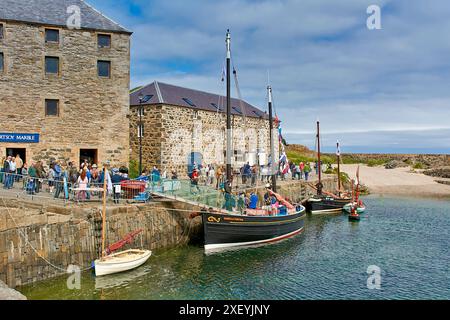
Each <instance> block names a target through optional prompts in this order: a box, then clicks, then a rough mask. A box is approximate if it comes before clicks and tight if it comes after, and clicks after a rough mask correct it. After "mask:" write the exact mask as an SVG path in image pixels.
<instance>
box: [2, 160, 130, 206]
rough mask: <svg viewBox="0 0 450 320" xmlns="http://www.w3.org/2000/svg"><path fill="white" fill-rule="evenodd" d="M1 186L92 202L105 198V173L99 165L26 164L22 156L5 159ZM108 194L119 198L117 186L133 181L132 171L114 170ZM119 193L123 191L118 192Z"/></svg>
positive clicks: (111, 173)
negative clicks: (72, 196) (130, 174)
mask: <svg viewBox="0 0 450 320" xmlns="http://www.w3.org/2000/svg"><path fill="white" fill-rule="evenodd" d="M2 163H3V166H2V168H1V170H0V183H3V188H4V189H12V188H13V187H14V183H21V184H20V185H19V186H16V187H19V188H21V189H23V190H24V191H25V192H26V193H27V194H29V195H36V194H39V193H41V192H47V193H49V194H50V195H51V196H52V197H54V198H66V199H68V198H69V192H70V193H72V192H73V194H74V196H75V200H78V201H85V200H90V199H91V197H92V196H96V195H98V196H101V195H102V190H101V189H102V188H103V184H104V172H103V170H102V169H101V168H99V167H98V165H97V164H95V163H89V161H87V160H85V161H83V162H82V163H81V164H80V166H77V165H76V164H75V162H73V161H69V162H65V161H59V160H52V161H50V164H49V165H46V164H45V163H44V162H43V161H32V162H31V163H30V165H28V163H26V162H23V160H22V159H21V158H20V156H19V155H17V156H15V157H13V156H8V157H4V158H3V159H2ZM106 178H107V180H106V181H107V186H108V193H111V194H114V199H115V200H116V199H118V198H119V195H118V194H119V193H120V191H119V192H116V188H115V186H116V185H118V184H120V182H122V181H123V180H129V176H128V168H126V167H121V168H111V169H110V170H108V174H107V177H106ZM118 190H119V189H118Z"/></svg>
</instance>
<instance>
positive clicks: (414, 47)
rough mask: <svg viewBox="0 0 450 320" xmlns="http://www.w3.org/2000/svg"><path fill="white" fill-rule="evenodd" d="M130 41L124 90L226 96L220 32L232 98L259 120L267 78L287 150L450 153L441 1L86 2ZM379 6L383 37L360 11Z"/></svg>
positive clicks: (449, 57)
mask: <svg viewBox="0 0 450 320" xmlns="http://www.w3.org/2000/svg"><path fill="white" fill-rule="evenodd" d="M88 2H89V3H90V4H92V5H93V6H94V7H96V8H97V9H99V10H100V11H101V12H102V13H104V14H105V15H107V16H109V17H110V18H112V19H113V20H115V21H116V22H118V23H120V24H121V25H123V26H125V27H126V28H128V29H130V30H131V31H133V32H134V34H133V36H132V53H131V59H132V63H131V64H132V67H131V87H136V86H138V85H143V84H147V83H150V82H152V81H154V80H158V81H161V82H167V83H172V84H176V85H182V86H186V87H190V88H195V89H199V90H205V91H210V92H216V93H221V94H223V93H224V89H225V88H224V85H223V83H221V82H220V74H221V69H222V65H223V62H224V58H225V51H224V50H225V42H224V41H225V32H226V29H227V28H230V29H231V33H232V51H233V61H234V65H235V66H236V68H237V71H238V74H239V82H240V87H241V92H242V96H243V98H244V99H245V100H247V101H248V102H249V103H251V104H253V105H255V106H258V107H259V108H261V109H263V108H265V105H266V89H265V88H266V86H267V72H268V71H269V72H270V81H271V85H272V87H273V92H274V102H275V107H276V111H277V113H278V116H279V117H280V118H281V120H283V130H284V132H285V136H286V138H287V140H288V142H289V143H300V144H305V145H308V146H310V147H314V130H315V121H316V119H317V118H319V119H320V121H321V124H322V126H321V127H322V131H323V138H322V140H323V144H324V146H325V150H328V151H331V150H332V149H333V148H334V145H335V142H336V140H337V139H339V140H340V142H341V144H342V151H343V152H399V153H403V152H414V153H449V152H450V39H449V37H450V18H449V17H450V6H449V5H448V0H434V1H432V2H429V1H418V0H415V1H410V0H370V1H366V0H340V1H334V0H327V1H324V0H302V1H300V0H296V1H295V0H270V1H254V0H253V1H250V0H230V1H213V0H209V1H206V0H190V1H186V0H170V1H144V0H88ZM372 4H375V5H378V6H380V7H381V24H382V29H381V30H368V29H367V27H366V20H367V17H368V14H367V13H366V9H367V7H368V6H369V5H372Z"/></svg>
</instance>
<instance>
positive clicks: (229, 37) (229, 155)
mask: <svg viewBox="0 0 450 320" xmlns="http://www.w3.org/2000/svg"><path fill="white" fill-rule="evenodd" d="M226 44H227V163H226V168H227V173H226V175H227V183H229V184H230V185H231V179H232V168H231V85H230V84H231V75H230V69H231V35H230V30H227V37H226Z"/></svg>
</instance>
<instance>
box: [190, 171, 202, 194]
mask: <svg viewBox="0 0 450 320" xmlns="http://www.w3.org/2000/svg"><path fill="white" fill-rule="evenodd" d="M198 180H199V174H198V169H194V171H192V174H191V193H193V192H192V189H193V188H194V189H197V191H198V192H200V188H199V186H198Z"/></svg>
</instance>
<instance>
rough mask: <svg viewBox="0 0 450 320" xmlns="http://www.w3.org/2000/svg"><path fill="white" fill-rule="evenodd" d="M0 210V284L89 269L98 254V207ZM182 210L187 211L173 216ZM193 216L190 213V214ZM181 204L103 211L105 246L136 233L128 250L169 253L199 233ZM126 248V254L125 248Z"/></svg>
mask: <svg viewBox="0 0 450 320" xmlns="http://www.w3.org/2000/svg"><path fill="white" fill-rule="evenodd" d="M4 203H6V205H7V207H5V206H4V204H3V201H2V205H1V206H0V281H3V282H5V283H6V284H7V285H8V286H9V287H11V288H15V287H16V286H20V285H24V284H29V283H33V282H36V281H41V280H45V279H48V278H51V277H54V276H58V275H61V274H64V273H65V270H67V268H68V266H69V265H75V266H78V267H80V269H81V270H83V269H86V268H89V267H90V266H91V263H92V261H94V260H95V259H96V258H98V255H99V252H100V251H101V224H102V220H101V213H100V212H101V211H100V209H101V206H100V205H98V204H97V205H84V206H76V205H70V206H66V207H64V206H56V205H54V206H50V205H42V204H36V203H31V202H24V201H23V200H13V199H7V200H5V202H4ZM171 209H182V210H186V211H173V210H171ZM190 210H194V209H192V208H191V209H190ZM190 210H189V208H184V207H183V205H182V204H176V203H170V202H153V203H148V204H128V205H123V206H111V207H108V208H107V213H106V215H107V222H106V226H107V244H112V243H114V242H116V241H119V240H120V239H122V238H123V237H124V236H125V235H127V234H128V233H130V232H133V231H135V230H137V229H143V232H142V233H141V234H140V235H138V236H137V237H136V238H135V241H134V243H133V245H131V247H137V248H141V247H142V248H146V249H151V250H153V249H161V248H170V247H175V246H179V245H184V244H187V243H189V242H190V241H191V239H192V238H195V237H196V236H197V235H198V234H199V233H201V230H202V229H201V218H200V217H197V218H195V219H193V220H191V219H190V218H189V215H190V213H191V212H192V211H190ZM129 247H130V246H126V247H125V248H129Z"/></svg>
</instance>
